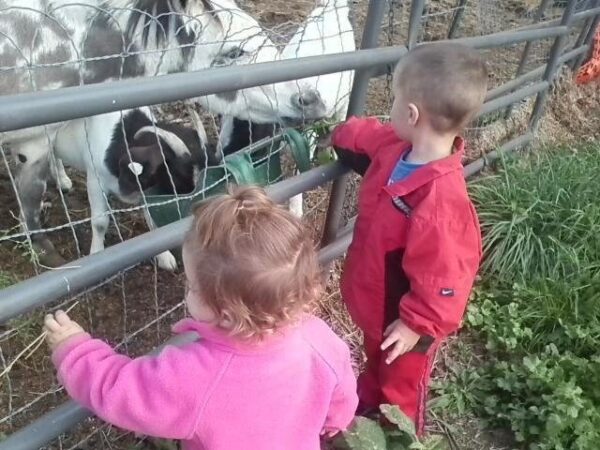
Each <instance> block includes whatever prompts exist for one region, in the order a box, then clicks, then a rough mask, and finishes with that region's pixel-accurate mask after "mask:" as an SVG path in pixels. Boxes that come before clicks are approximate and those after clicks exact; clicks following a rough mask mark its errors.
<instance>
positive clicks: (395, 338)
mask: <svg viewBox="0 0 600 450" xmlns="http://www.w3.org/2000/svg"><path fill="white" fill-rule="evenodd" d="M383 335H384V336H385V339H384V340H383V343H382V344H381V350H386V349H387V348H390V347H391V349H390V351H389V352H388V355H387V358H385V363H386V364H391V363H392V362H393V361H394V360H395V359H396V358H397V357H398V356H400V355H403V354H405V353H406V352H409V351H411V350H412V349H413V347H414V346H415V345H416V344H417V342H418V341H419V338H420V337H421V336H420V335H419V334H417V333H415V332H414V331H413V330H411V329H410V328H408V327H407V326H406V325H404V324H403V323H402V321H401V320H400V319H397V320H394V321H393V322H392V323H391V324H390V325H389V326H388V327H387V328H386V329H385V331H384V333H383Z"/></svg>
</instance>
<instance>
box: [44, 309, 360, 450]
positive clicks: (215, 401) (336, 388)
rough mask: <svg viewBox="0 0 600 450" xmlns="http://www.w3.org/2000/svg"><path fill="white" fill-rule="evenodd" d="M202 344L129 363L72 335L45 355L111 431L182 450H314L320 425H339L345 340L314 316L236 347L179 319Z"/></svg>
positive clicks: (342, 423) (347, 386) (349, 385)
mask: <svg viewBox="0 0 600 450" xmlns="http://www.w3.org/2000/svg"><path fill="white" fill-rule="evenodd" d="M173 330H174V332H175V333H183V332H188V331H195V332H197V333H198V334H199V335H200V336H201V337H202V339H200V340H199V341H197V342H194V343H191V344H187V345H185V346H183V347H181V348H178V347H174V346H168V347H166V348H165V349H164V350H163V351H162V352H161V354H160V355H158V356H144V357H141V358H136V359H131V358H129V357H127V356H124V355H120V354H118V353H116V352H115V351H114V350H113V349H112V348H111V347H110V346H109V345H108V344H106V343H104V342H103V341H100V340H97V339H92V338H91V337H90V336H89V335H88V334H81V335H77V336H74V337H73V338H71V339H69V340H68V341H67V342H65V343H64V344H63V345H61V346H59V347H58V349H56V350H55V352H54V353H53V355H52V359H53V361H54V364H55V365H56V367H57V369H58V377H59V380H60V381H61V383H62V384H63V385H64V386H65V388H66V390H67V392H68V393H69V395H70V396H71V397H72V398H73V399H75V400H76V401H77V402H79V403H80V404H81V405H83V406H84V407H86V408H88V409H89V410H91V411H93V412H94V413H95V414H96V415H97V416H98V417H100V418H102V419H103V420H105V421H106V422H109V423H112V424H114V425H116V426H118V427H121V428H124V429H127V430H131V431H135V432H137V433H143V434H147V435H152V436H158V437H163V438H168V439H181V440H182V441H183V449H184V450H196V449H203V450H208V449H210V450H233V449H251V450H267V449H273V450H301V449H302V450H304V449H307V450H308V449H310V450H317V449H319V448H320V447H319V445H320V444H319V433H320V432H321V430H322V429H323V428H327V429H345V428H346V427H347V426H348V424H349V423H350V421H351V420H352V418H353V416H354V411H355V409H356V406H357V403H358V398H357V396H356V381H355V377H354V373H353V371H352V367H351V365H350V352H349V350H348V347H347V346H346V344H345V343H344V342H343V341H342V340H341V339H340V338H339V337H338V336H336V335H335V334H334V332H333V331H332V330H331V329H330V328H329V327H328V326H327V325H326V324H325V323H324V322H323V321H322V320H320V319H318V318H316V317H313V316H309V317H307V318H306V320H304V321H303V322H302V323H301V324H300V325H298V326H295V327H289V328H287V329H286V330H284V331H282V332H280V333H277V334H276V335H274V336H272V337H270V338H268V339H266V340H264V341H263V342H261V343H260V344H256V343H255V344H249V343H244V342H242V341H240V340H237V339H235V338H231V337H229V336H227V335H226V334H225V333H223V332H222V331H220V330H219V329H216V328H215V327H213V326H210V325H208V324H205V323H200V322H196V321H194V320H191V319H185V320H183V321H181V322H179V323H178V324H176V325H175V326H174V327H173Z"/></svg>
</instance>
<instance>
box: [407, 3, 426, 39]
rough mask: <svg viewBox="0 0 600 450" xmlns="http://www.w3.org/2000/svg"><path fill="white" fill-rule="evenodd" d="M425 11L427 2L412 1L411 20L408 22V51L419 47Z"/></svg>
mask: <svg viewBox="0 0 600 450" xmlns="http://www.w3.org/2000/svg"><path fill="white" fill-rule="evenodd" d="M424 9H425V0H412V2H411V5H410V19H409V21H408V49H409V50H411V49H413V48H414V46H415V45H417V40H418V38H419V31H420V30H421V19H422V18H423V10H424Z"/></svg>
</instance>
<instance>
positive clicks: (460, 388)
mask: <svg viewBox="0 0 600 450" xmlns="http://www.w3.org/2000/svg"><path fill="white" fill-rule="evenodd" d="M599 171H600V157H599V155H598V149H597V148H594V147H590V148H583V149H580V151H578V152H577V153H576V154H574V153H573V152H567V151H566V150H565V149H557V150H552V151H548V152H546V153H545V154H539V155H535V156H533V157H530V158H526V159H524V160H521V161H501V163H500V167H499V170H498V172H497V174H496V175H494V176H492V177H490V178H487V179H482V180H479V181H477V182H475V183H474V184H473V185H472V186H471V188H470V190H471V193H472V196H473V199H474V201H475V203H476V205H477V207H478V213H479V217H480V220H481V223H482V231H483V237H484V257H485V259H484V263H483V266H482V269H483V270H482V278H483V282H482V284H481V286H480V287H479V288H478V289H477V290H476V291H475V295H474V297H475V298H474V300H473V301H472V302H471V305H470V306H469V309H468V312H467V315H466V323H467V325H468V326H469V327H470V329H471V330H472V332H475V333H477V335H478V336H480V337H481V339H482V340H483V341H484V344H485V348H486V350H487V352H488V354H487V355H486V356H487V358H486V362H485V363H484V364H480V365H479V366H477V367H474V366H469V365H467V366H464V365H463V366H460V365H458V366H457V367H455V368H454V369H452V370H451V371H450V373H449V374H448V376H447V378H448V381H447V382H446V383H444V385H440V386H435V387H434V389H437V391H438V393H439V394H440V397H439V399H438V401H439V402H441V405H442V406H445V407H447V408H448V409H450V410H452V411H454V412H455V413H457V414H462V413H476V414H477V415H479V416H480V417H483V418H484V419H485V420H487V422H488V423H489V424H490V425H493V426H501V427H506V428H509V429H511V430H512V431H513V433H514V436H515V439H516V440H517V441H518V442H519V443H521V445H522V446H523V447H525V448H529V449H535V450H551V449H578V450H595V449H596V448H598V442H600V409H599V408H598V404H600V391H599V390H598V384H599V382H600V350H599V349H600V264H599V261H600V241H599V240H598V239H597V237H596V236H597V235H598V234H599V233H600V205H599V204H598V201H597V197H598V189H597V182H596V177H597V175H596V174H597V173H598V172H599ZM438 406H439V404H438Z"/></svg>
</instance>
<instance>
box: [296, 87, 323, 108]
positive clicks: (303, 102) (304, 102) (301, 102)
mask: <svg viewBox="0 0 600 450" xmlns="http://www.w3.org/2000/svg"><path fill="white" fill-rule="evenodd" d="M319 99H320V96H319V93H318V92H317V91H314V90H310V91H305V92H302V93H301V94H298V95H297V97H296V102H297V104H298V106H299V107H300V108H306V107H310V106H313V105H315V104H316V103H318V102H319Z"/></svg>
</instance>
